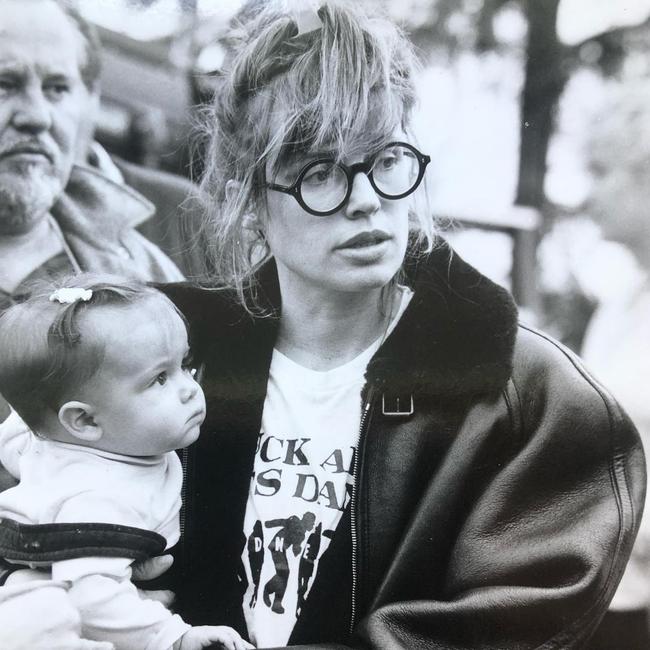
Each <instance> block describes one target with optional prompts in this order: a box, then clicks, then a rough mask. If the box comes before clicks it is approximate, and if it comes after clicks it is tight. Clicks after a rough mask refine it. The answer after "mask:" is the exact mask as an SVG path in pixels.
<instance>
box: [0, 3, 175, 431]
mask: <svg viewBox="0 0 650 650" xmlns="http://www.w3.org/2000/svg"><path fill="white" fill-rule="evenodd" d="M64 7H65V5H60V4H58V3H57V2H56V1H55V0H0V311H1V310H2V309H3V308H6V307H7V306H8V305H10V304H11V303H13V302H14V301H16V300H20V299H21V298H22V297H23V296H24V295H25V293H26V292H27V291H28V288H29V286H30V285H31V283H32V282H33V281H34V280H37V279H42V278H48V277H52V276H56V275H58V274H61V273H70V272H74V271H79V270H84V271H108V272H114V273H123V274H127V275H135V276H138V277H140V278H142V279H145V280H156V281H171V280H179V279H181V278H182V275H181V273H180V271H179V270H178V268H177V267H176V265H175V264H174V263H173V262H172V261H171V260H170V259H169V258H168V257H167V256H166V255H165V254H164V253H162V251H161V250H160V249H159V248H158V247H157V246H155V245H154V244H152V243H151V242H149V241H148V240H146V239H145V238H144V237H143V236H142V235H141V234H139V233H138V232H136V230H135V227H136V226H137V225H138V224H140V223H142V222H143V221H144V220H146V219H148V218H149V216H150V215H151V211H152V206H151V204H150V203H149V201H147V200H146V199H145V198H144V197H142V196H141V195H140V194H138V193H137V192H134V191H133V190H131V189H130V188H128V187H127V186H125V185H120V184H116V183H114V182H113V181H111V180H109V179H108V178H107V177H106V176H105V175H103V174H102V173H100V172H98V171H94V170H92V169H90V168H86V167H80V166H77V165H75V164H74V163H75V160H76V159H77V158H78V157H79V152H80V150H82V149H83V148H85V147H86V146H87V126H86V125H87V123H88V115H89V114H90V113H91V112H92V110H93V105H94V102H95V97H96V87H97V80H98V75H99V59H98V51H97V49H96V48H92V47H89V42H88V36H87V34H88V33H87V32H86V33H84V30H85V25H84V23H83V21H79V20H77V19H76V16H75V14H74V13H72V12H71V11H70V10H69V9H68V8H67V7H66V8H64ZM6 413H7V407H6V404H5V403H4V402H3V400H2V399H1V397H0V420H2V419H3V418H4V417H5V416H6Z"/></svg>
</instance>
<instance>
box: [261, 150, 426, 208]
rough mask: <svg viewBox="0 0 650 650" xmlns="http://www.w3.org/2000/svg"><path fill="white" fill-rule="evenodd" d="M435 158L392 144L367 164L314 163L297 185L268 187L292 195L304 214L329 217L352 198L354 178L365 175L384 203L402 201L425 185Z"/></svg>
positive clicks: (302, 170)
mask: <svg viewBox="0 0 650 650" xmlns="http://www.w3.org/2000/svg"><path fill="white" fill-rule="evenodd" d="M430 162H431V158H430V157H429V156H427V155H426V154H423V153H420V152H419V151H418V150H417V149H416V148H415V147H414V146H413V145H410V144H407V143H406V142H390V143H389V144H387V145H386V146H385V147H384V148H383V149H381V150H380V151H378V152H377V153H375V154H374V155H373V156H371V157H370V158H367V159H366V160H364V161H363V162H360V163H356V164H354V165H344V164H343V163H339V162H336V161H335V160H333V159H331V158H320V159H317V160H312V161H311V162H310V163H309V164H307V165H305V167H303V168H302V169H301V170H300V172H299V173H298V177H297V178H296V180H295V182H294V183H293V185H288V186H287V185H278V184H277V183H266V187H268V188H269V189H271V190H275V191H277V192H284V193H285V194H290V195H291V196H293V198H294V199H296V201H298V203H299V204H300V206H301V207H302V208H303V210H305V211H307V212H309V213H310V214H313V215H316V216H319V217H326V216H327V215H330V214H334V213H335V212H337V211H338V210H340V209H341V208H342V207H343V206H344V205H345V204H346V203H347V201H348V199H349V198H350V195H351V194H352V185H353V182H354V177H355V175H356V174H358V173H359V172H362V173H364V174H365V175H366V176H367V177H368V180H369V181H370V184H371V185H372V188H373V189H374V190H375V192H377V194H378V195H379V196H381V197H382V198H384V199H402V198H404V197H405V196H408V195H409V194H411V193H412V192H414V191H415V190H416V189H417V187H418V185H419V184H420V183H421V182H422V178H423V177H424V172H425V170H426V167H427V165H428V164H429V163H430Z"/></svg>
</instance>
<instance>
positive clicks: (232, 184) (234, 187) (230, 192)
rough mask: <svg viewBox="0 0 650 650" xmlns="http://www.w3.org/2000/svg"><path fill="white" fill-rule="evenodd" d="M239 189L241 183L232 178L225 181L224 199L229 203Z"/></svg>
mask: <svg viewBox="0 0 650 650" xmlns="http://www.w3.org/2000/svg"><path fill="white" fill-rule="evenodd" d="M240 189H241V183H240V182H239V181H236V180H234V179H232V178H231V179H230V180H229V181H227V182H226V201H228V203H230V202H231V201H234V199H235V196H236V194H237V192H239V190H240Z"/></svg>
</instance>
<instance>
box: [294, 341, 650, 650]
mask: <svg viewBox="0 0 650 650" xmlns="http://www.w3.org/2000/svg"><path fill="white" fill-rule="evenodd" d="M500 402H501V403H502V404H503V403H505V405H506V407H505V408H504V410H503V413H502V414H501V415H499V416H497V415H494V413H496V412H497V411H498V409H497V408H496V407H495V405H494V404H485V403H477V404H475V405H474V406H473V407H472V408H471V409H470V412H469V413H468V415H467V417H466V418H465V422H464V424H463V426H462V427H461V430H460V431H459V432H458V434H457V436H456V440H455V443H454V444H453V445H452V447H451V448H450V450H449V455H451V456H453V455H454V454H456V455H457V456H456V458H448V459H447V460H448V461H449V462H450V463H452V464H453V465H455V466H456V468H457V474H456V475H454V473H453V472H450V473H449V475H448V476H447V477H446V478H445V479H444V480H445V481H446V484H445V485H444V487H443V489H442V491H441V492H440V490H441V488H440V486H439V485H436V483H438V482H439V481H440V476H439V474H440V472H436V474H435V476H433V475H432V478H431V479H430V482H429V485H428V486H427V489H426V492H425V494H424V497H423V498H422V499H421V500H420V502H419V505H418V507H417V508H416V510H415V512H414V513H413V515H412V517H411V518H410V522H409V525H408V527H407V530H406V531H405V533H404V535H403V537H402V538H401V542H400V544H399V551H398V552H397V554H396V555H395V557H394V558H393V559H392V561H391V564H390V566H389V567H388V571H387V572H386V575H385V577H384V578H383V582H382V585H381V587H380V589H379V592H378V595H377V596H376V597H375V599H374V602H373V603H372V604H371V606H370V607H369V610H368V612H369V613H367V614H366V615H365V616H364V617H363V618H362V619H361V620H360V621H359V623H358V625H357V627H356V633H355V639H356V641H355V642H354V646H355V647H363V648H377V649H379V648H382V649H383V648H403V649H407V648H408V649H409V650H411V649H414V648H427V649H443V648H444V649H446V650H460V649H461V648H462V649H470V648H472V649H485V650H487V649H491V650H497V649H498V650H507V649H512V650H514V649H517V650H521V649H524V648H526V649H532V648H538V649H542V648H543V649H546V650H551V649H554V650H557V649H560V648H562V649H571V648H581V647H584V644H585V643H586V642H587V640H588V638H589V637H590V635H591V633H592V632H593V631H594V629H595V627H596V626H597V624H598V622H599V621H600V619H601V617H602V616H603V615H604V613H605V611H606V609H607V607H608V604H609V602H610V600H611V599H612V597H613V594H614V591H615V589H616V586H617V584H618V582H619V580H620V578H621V575H622V572H623V570H624V568H625V564H626V561H627V559H628V557H629V553H630V551H631V548H632V544H633V541H634V537H635V534H636V531H637V529H638V525H639V521H640V517H641V512H642V508H643V499H644V493H645V463H644V457H643V451H642V448H641V444H640V441H639V437H638V434H637V432H636V430H635V428H634V425H633V424H632V423H631V422H630V421H629V419H628V418H627V416H626V415H625V414H624V413H623V412H622V410H621V409H620V407H619V406H618V404H617V403H616V402H615V401H614V400H613V399H612V398H611V397H610V396H609V395H608V393H607V392H606V390H605V389H604V388H602V387H601V386H600V385H599V384H598V383H597V382H596V381H595V380H594V379H593V378H592V377H590V376H589V374H588V373H587V372H586V371H585V370H584V368H583V367H582V365H581V363H580V361H579V360H578V359H577V358H576V357H575V356H574V355H572V354H571V353H570V352H568V351H566V350H565V349H563V348H562V347H561V346H559V345H558V344H556V343H555V342H553V341H551V340H550V339H546V337H544V336H543V335H540V334H538V333H536V332H531V331H528V330H525V329H523V330H522V331H521V332H520V335H519V339H518V343H517V347H516V351H515V359H514V370H513V374H512V378H511V380H510V381H509V382H508V386H507V388H506V389H505V391H504V393H503V394H502V396H501V398H500ZM504 414H506V415H504ZM497 418H498V419H500V420H501V421H503V420H504V419H506V420H508V423H507V425H503V424H501V425H499V426H497V425H496V424H495V423H496V420H497ZM491 419H493V421H492V422H491ZM497 430H498V432H499V436H500V437H504V436H506V434H505V433H504V432H508V433H507V436H508V437H509V440H507V441H506V444H502V443H503V440H496V439H495V434H494V432H495V431H497ZM472 445H475V446H478V445H488V446H490V449H491V450H492V461H493V462H492V466H491V467H490V466H488V464H487V462H484V463H483V464H484V467H483V469H484V470H485V471H484V472H483V477H484V482H483V483H482V484H481V485H480V486H475V489H472V490H470V491H468V492H467V494H468V495H469V494H471V495H473V496H472V498H469V497H468V498H467V499H466V500H465V501H464V502H463V503H462V511H459V512H458V513H457V516H456V517H450V518H449V519H448V520H449V522H450V523H449V525H450V526H452V525H453V526H455V527H456V528H457V530H456V532H455V533H454V536H453V540H454V541H453V543H452V545H451V550H450V554H449V556H448V558H447V559H446V563H445V565H444V566H446V569H445V575H442V576H441V575H432V574H431V572H428V571H427V567H431V566H434V564H433V563H432V562H431V561H430V560H429V558H427V551H428V550H430V549H431V546H430V544H429V540H430V539H431V537H432V536H433V535H436V534H439V532H438V531H437V530H433V529H432V523H431V522H440V515H439V511H440V509H441V508H445V507H451V506H450V505H449V504H447V505H446V504H443V503H441V501H440V499H438V498H436V496H437V495H439V494H441V493H448V492H450V491H453V490H454V489H455V485H454V483H455V482H460V481H462V480H464V479H467V478H468V476H469V475H468V474H464V473H463V468H462V464H463V463H464V462H466V461H465V460H464V458H466V457H467V456H468V455H472V454H473V453H474V452H473V450H472V449H471V446H472ZM485 457H486V456H484V457H483V458H485ZM487 457H488V458H489V456H487ZM456 505H457V504H456ZM296 647H298V646H296ZM300 647H303V648H304V647H306V646H300ZM326 647H330V648H332V649H334V648H340V646H335V645H332V646H324V645H319V646H311V648H312V650H315V648H326Z"/></svg>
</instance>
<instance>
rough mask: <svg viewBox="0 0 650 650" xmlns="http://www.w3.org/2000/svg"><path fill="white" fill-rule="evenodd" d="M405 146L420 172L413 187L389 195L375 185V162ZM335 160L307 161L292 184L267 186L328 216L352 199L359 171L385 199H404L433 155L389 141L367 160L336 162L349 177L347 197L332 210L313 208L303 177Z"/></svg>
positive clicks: (409, 145) (418, 180)
mask: <svg viewBox="0 0 650 650" xmlns="http://www.w3.org/2000/svg"><path fill="white" fill-rule="evenodd" d="M396 146H400V147H405V148H406V149H408V150H409V151H411V152H412V153H413V154H415V157H416V159H417V161H418V163H419V166H420V167H419V172H418V177H417V179H416V181H415V183H414V184H413V187H411V188H410V189H409V190H407V191H406V192H402V194H397V195H388V194H385V193H384V192H382V191H381V190H380V189H379V188H378V187H377V185H375V180H374V178H373V177H372V168H373V165H374V163H375V160H376V158H377V156H378V155H379V154H380V153H381V152H382V151H384V150H385V149H388V148H389V147H396ZM331 162H334V161H333V160H332V158H318V159H317V160H312V161H311V162H310V163H307V164H306V165H305V166H304V167H303V168H302V169H301V170H300V172H299V173H298V176H297V177H296V180H295V181H294V182H293V183H292V184H291V185H278V184H277V183H270V182H267V183H266V187H267V188H268V189H270V190H275V191H277V192H283V193H284V194H289V195H290V196H293V198H294V199H296V201H298V204H299V205H300V207H301V208H302V209H303V210H305V212H309V214H313V215H314V216H316V217H327V216H329V215H331V214H334V213H335V212H338V211H339V210H340V209H341V208H342V207H343V206H344V205H345V204H346V203H347V202H348V200H349V199H350V195H351V194H352V186H353V184H354V177H355V176H356V175H357V174H359V173H364V174H365V175H366V176H367V177H368V180H369V181H370V185H371V186H372V189H373V190H374V191H375V192H376V193H377V194H378V195H379V196H381V197H382V198H384V199H389V200H391V201H396V200H397V199H403V198H404V197H406V196H408V195H409V194H412V193H413V192H415V190H416V189H417V188H418V186H419V185H420V183H421V182H422V179H423V178H424V172H425V171H426V168H427V165H428V164H429V163H430V162H431V157H430V156H427V155H426V154H424V153H421V152H420V151H418V150H417V149H416V148H415V147H414V146H413V145H412V144H409V143H408V142H399V141H396V142H389V143H388V144H387V145H386V146H384V147H382V148H381V149H380V150H379V151H377V152H376V153H374V154H373V155H372V156H370V157H369V158H366V160H364V161H362V162H359V163H355V164H354V165H344V164H343V163H336V164H337V165H338V166H339V167H340V168H341V169H342V170H343V171H344V172H345V175H346V177H347V181H348V189H347V191H346V193H345V197H344V198H343V199H342V200H341V202H340V203H339V204H338V205H337V206H336V207H334V208H332V209H330V210H325V211H320V210H314V209H313V208H310V207H309V206H308V205H307V204H306V203H305V201H304V199H303V198H302V194H301V192H300V186H301V184H302V179H303V178H304V177H305V176H306V175H307V172H309V170H310V169H312V168H313V167H316V166H317V165H322V164H323V163H331Z"/></svg>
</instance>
